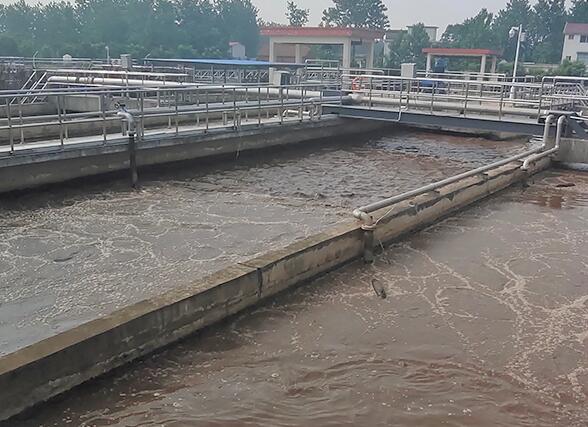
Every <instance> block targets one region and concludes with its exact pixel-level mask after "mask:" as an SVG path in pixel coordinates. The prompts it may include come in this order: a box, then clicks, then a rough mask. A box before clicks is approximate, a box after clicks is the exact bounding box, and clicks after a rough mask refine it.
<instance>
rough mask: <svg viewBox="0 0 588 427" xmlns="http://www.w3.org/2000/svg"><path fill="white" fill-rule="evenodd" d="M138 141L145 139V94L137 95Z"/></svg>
mask: <svg viewBox="0 0 588 427" xmlns="http://www.w3.org/2000/svg"><path fill="white" fill-rule="evenodd" d="M139 132H140V133H139V139H140V140H142V139H143V138H145V92H141V94H140V95H139Z"/></svg>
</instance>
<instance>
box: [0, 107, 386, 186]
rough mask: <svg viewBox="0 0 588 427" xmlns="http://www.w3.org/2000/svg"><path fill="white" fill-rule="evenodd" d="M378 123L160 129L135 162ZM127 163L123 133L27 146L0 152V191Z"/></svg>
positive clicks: (260, 145)
mask: <svg viewBox="0 0 588 427" xmlns="http://www.w3.org/2000/svg"><path fill="white" fill-rule="evenodd" d="M382 127H383V124H382V123H378V122H370V121H367V120H365V121H361V122H357V121H353V120H348V119H347V120H346V119H339V118H336V117H327V116H325V117H324V118H323V119H321V120H317V121H305V122H302V123H300V122H285V123H284V124H283V125H280V124H273V125H264V126H263V127H261V128H257V126H254V125H252V126H248V127H247V126H244V127H243V129H242V130H241V131H240V132H235V131H232V130H226V129H223V130H213V131H210V132H208V133H203V132H201V131H199V132H185V133H180V134H179V135H177V136H176V135H174V134H173V133H162V134H159V135H155V136H148V137H146V138H145V139H144V140H143V141H140V142H139V143H138V145H137V148H138V151H137V164H138V165H139V166H151V165H157V164H163V163H171V162H177V161H182V160H189V159H202V158H206V157H215V156H226V155H230V154H236V153H238V152H242V151H249V150H262V149H267V148H271V147H278V146H283V145H291V144H299V143H305V142H308V141H312V140H318V139H323V138H333V137H338V136H349V135H354V134H361V133H365V132H370V131H374V130H377V129H380V128H382ZM128 167H129V154H128V142H127V138H126V137H121V138H120V139H119V140H116V141H109V142H108V144H106V145H101V144H99V145H96V144H94V145H89V146H83V145H80V146H79V147H77V146H76V147H75V148H72V147H66V149H65V150H63V151H55V150H53V151H49V152H44V151H42V150H39V151H38V152H32V153H30V154H27V155H17V156H11V157H5V158H0V193H3V192H9V191H15V190H24V189H28V188H33V187H37V186H41V185H47V184H55V183H59V182H64V181H67V180H71V179H75V178H81V177H86V176H93V175H100V174H105V173H109V172H115V171H121V170H125V169H128Z"/></svg>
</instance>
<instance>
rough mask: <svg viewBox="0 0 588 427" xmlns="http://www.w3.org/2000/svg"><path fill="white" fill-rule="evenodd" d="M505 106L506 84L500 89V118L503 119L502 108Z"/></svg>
mask: <svg viewBox="0 0 588 427" xmlns="http://www.w3.org/2000/svg"><path fill="white" fill-rule="evenodd" d="M503 108H504V86H502V89H501V90H500V105H499V106H498V120H502V109H503Z"/></svg>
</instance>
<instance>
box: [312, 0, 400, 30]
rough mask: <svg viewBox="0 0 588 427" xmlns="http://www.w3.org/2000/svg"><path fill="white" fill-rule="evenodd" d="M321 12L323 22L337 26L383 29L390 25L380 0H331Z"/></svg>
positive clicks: (384, 7) (385, 8) (386, 9)
mask: <svg viewBox="0 0 588 427" xmlns="http://www.w3.org/2000/svg"><path fill="white" fill-rule="evenodd" d="M333 3H334V6H333V7H330V8H328V9H326V10H325V11H324V12H323V24H324V25H327V26H337V27H356V28H371V29H385V28H388V26H389V25H390V21H389V20H388V16H387V15H386V12H387V11H388V8H387V7H386V6H385V5H384V3H383V1H382V0H333Z"/></svg>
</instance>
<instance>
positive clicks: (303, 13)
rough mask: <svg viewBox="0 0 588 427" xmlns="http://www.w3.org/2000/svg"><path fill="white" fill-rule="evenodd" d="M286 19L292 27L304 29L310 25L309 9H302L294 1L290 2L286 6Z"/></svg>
mask: <svg viewBox="0 0 588 427" xmlns="http://www.w3.org/2000/svg"><path fill="white" fill-rule="evenodd" d="M286 9H287V10H286V18H288V22H289V24H290V26H292V27H304V26H305V25H306V24H308V14H309V13H310V11H309V10H308V9H302V8H300V7H298V6H297V5H296V3H294V2H293V1H289V2H288V3H287V5H286Z"/></svg>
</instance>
